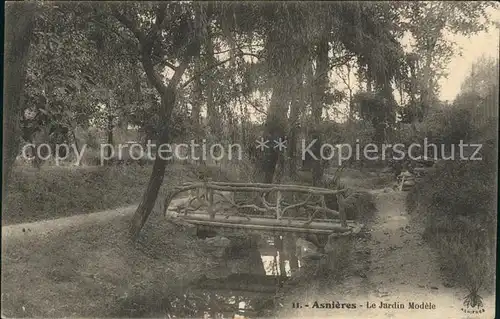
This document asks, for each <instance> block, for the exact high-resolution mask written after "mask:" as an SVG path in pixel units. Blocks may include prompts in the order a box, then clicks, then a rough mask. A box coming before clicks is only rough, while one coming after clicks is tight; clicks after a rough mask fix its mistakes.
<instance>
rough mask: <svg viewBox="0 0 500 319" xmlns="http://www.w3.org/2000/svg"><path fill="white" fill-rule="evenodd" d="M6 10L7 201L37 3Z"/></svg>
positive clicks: (16, 4)
mask: <svg viewBox="0 0 500 319" xmlns="http://www.w3.org/2000/svg"><path fill="white" fill-rule="evenodd" d="M5 9H6V13H5V20H6V21H5V58H4V63H5V64H4V67H5V69H4V76H5V78H4V108H3V112H4V114H3V127H4V129H3V132H4V136H3V150H4V152H5V153H4V156H3V172H2V185H3V187H2V189H3V190H4V191H3V198H6V195H7V194H6V191H5V190H7V189H8V182H9V177H10V173H11V170H12V166H13V164H14V161H15V160H16V157H17V154H18V152H19V137H20V136H21V132H20V127H19V120H20V117H21V112H22V110H23V104H24V101H23V100H24V99H23V93H24V86H25V81H26V68H27V64H28V58H29V47H30V43H31V38H32V35H33V22H34V16H35V11H36V3H25V2H9V3H7V4H6V5H5Z"/></svg>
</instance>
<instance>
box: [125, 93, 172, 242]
mask: <svg viewBox="0 0 500 319" xmlns="http://www.w3.org/2000/svg"><path fill="white" fill-rule="evenodd" d="M175 99H176V92H175V90H172V89H170V90H166V92H165V93H164V94H163V95H161V106H162V109H163V110H164V112H165V114H164V116H162V119H163V121H162V128H161V133H160V136H159V138H158V144H160V145H161V144H168V143H169V142H170V134H169V128H168V125H169V123H168V122H169V120H170V117H171V114H172V110H173V109H174V105H175ZM166 165H167V161H166V160H165V159H162V158H161V157H160V156H159V154H157V155H156V159H155V161H154V164H153V171H152V172H151V176H150V178H149V182H148V186H147V188H146V191H145V192H144V195H143V197H142V201H141V203H140V205H139V207H138V208H137V210H136V211H135V214H134V217H133V219H132V222H131V224H130V235H131V236H132V238H134V239H136V238H137V237H138V236H139V232H140V231H141V229H142V227H143V226H144V224H145V223H146V220H147V219H148V217H149V215H150V214H151V211H152V210H153V207H154V205H155V202H156V198H157V197H158V192H159V191H160V187H161V185H162V183H163V178H164V175H165V167H166Z"/></svg>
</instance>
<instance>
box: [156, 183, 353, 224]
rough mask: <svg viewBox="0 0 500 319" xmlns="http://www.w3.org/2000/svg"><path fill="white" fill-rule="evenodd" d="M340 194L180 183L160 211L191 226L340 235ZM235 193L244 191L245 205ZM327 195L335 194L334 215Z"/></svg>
mask: <svg viewBox="0 0 500 319" xmlns="http://www.w3.org/2000/svg"><path fill="white" fill-rule="evenodd" d="M345 191H346V190H345V189H342V190H331V189H325V188H319V187H311V186H302V185H283V184H264V183H226V182H211V181H207V182H196V183H184V184H182V185H179V186H176V187H174V188H173V189H171V190H170V191H169V193H168V194H167V197H166V199H165V204H164V209H165V212H164V213H165V214H166V213H167V209H168V210H170V211H175V212H176V213H177V215H178V216H186V218H189V222H191V223H194V224H205V225H206V224H213V225H214V226H221V225H222V224H224V225H230V226H231V225H243V224H246V227H247V228H255V229H259V227H274V228H276V229H278V230H279V229H282V230H283V231H287V230H285V229H288V228H290V227H291V228H292V230H293V229H295V230H297V229H302V230H304V229H306V228H307V229H310V228H315V229H317V230H318V231H320V230H321V229H324V231H325V233H326V232H330V233H331V232H335V231H337V232H344V231H348V230H349V228H348V221H347V219H346V214H345V209H344V208H343V205H342V202H343V196H342V194H343V193H344V192H345ZM186 192H189V193H190V195H189V197H187V198H186V199H185V200H184V201H183V202H182V204H180V205H178V206H177V207H174V208H169V206H170V203H171V201H172V199H174V198H175V197H177V196H179V195H180V194H181V193H186ZM239 193H245V195H244V198H245V199H246V201H238V200H235V194H239ZM328 196H336V198H337V201H338V203H339V210H338V211H336V210H333V209H330V208H328V207H327V204H326V202H327V201H326V197H328ZM234 227H237V226H234ZM287 227H288V228H287Z"/></svg>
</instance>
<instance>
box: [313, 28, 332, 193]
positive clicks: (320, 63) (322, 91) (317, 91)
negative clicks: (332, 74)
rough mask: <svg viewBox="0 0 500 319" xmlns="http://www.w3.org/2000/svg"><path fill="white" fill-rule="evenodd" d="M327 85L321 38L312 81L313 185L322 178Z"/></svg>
mask: <svg viewBox="0 0 500 319" xmlns="http://www.w3.org/2000/svg"><path fill="white" fill-rule="evenodd" d="M327 85H328V40H327V39H326V38H324V39H322V40H321V42H320V44H319V45H318V51H317V57H316V76H315V81H314V96H313V103H312V117H313V127H314V129H313V139H316V140H317V142H316V144H314V149H313V150H312V151H313V153H314V155H315V156H316V158H318V160H314V162H313V167H312V178H313V185H315V186H316V185H319V184H320V182H321V180H322V178H323V161H322V159H321V154H320V148H321V143H322V136H321V135H322V134H321V129H320V126H321V115H322V113H323V107H324V98H325V95H326V90H327Z"/></svg>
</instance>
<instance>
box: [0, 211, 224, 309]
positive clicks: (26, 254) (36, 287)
mask: <svg viewBox="0 0 500 319" xmlns="http://www.w3.org/2000/svg"><path fill="white" fill-rule="evenodd" d="M129 218H130V217H129V216H126V217H123V216H122V217H119V218H114V219H112V220H110V221H108V222H105V223H88V224H86V225H75V226H74V227H71V228H68V230H66V231H62V232H54V233H52V234H49V235H48V236H38V235H35V234H33V235H31V233H26V234H22V236H19V237H18V238H9V240H2V260H3V261H4V262H3V263H2V314H3V315H4V316H6V317H12V318H14V317H15V318H17V317H31V318H33V317H48V318H60V317H89V318H96V317H123V318H125V317H157V318H158V317H165V316H168V315H176V316H181V317H193V316H198V315H199V314H198V313H196V309H190V308H189V307H185V306H184V303H183V302H184V300H180V299H179V297H182V296H184V294H185V293H187V292H186V289H187V288H188V286H187V285H188V283H189V282H190V281H191V280H194V279H196V278H199V277H200V276H201V274H203V273H204V272H206V271H210V269H211V267H212V266H214V265H215V264H214V261H213V260H212V259H211V256H209V255H207V254H206V253H205V251H207V247H206V246H204V245H205V243H204V242H203V241H202V240H198V239H194V238H192V237H189V236H187V235H186V231H185V230H183V229H179V228H177V227H175V226H173V225H171V224H168V223H166V222H165V220H164V219H163V218H162V216H161V215H153V216H152V217H151V220H150V222H148V223H147V225H146V228H145V231H144V234H147V235H143V236H142V237H141V238H140V240H139V241H138V242H137V243H131V242H130V241H129V240H128V238H127V234H128V232H127V227H128V222H129ZM193 298H194V297H193ZM188 301H189V300H188ZM196 302H198V301H196Z"/></svg>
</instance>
